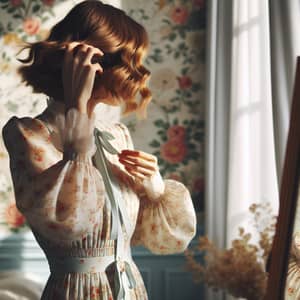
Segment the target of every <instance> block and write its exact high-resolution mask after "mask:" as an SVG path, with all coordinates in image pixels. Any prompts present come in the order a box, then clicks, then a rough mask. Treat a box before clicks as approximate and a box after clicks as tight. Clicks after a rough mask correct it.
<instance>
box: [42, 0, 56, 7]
mask: <svg viewBox="0 0 300 300" xmlns="http://www.w3.org/2000/svg"><path fill="white" fill-rule="evenodd" d="M42 1H43V3H44V4H45V5H48V6H52V5H53V4H54V2H55V0H42Z"/></svg>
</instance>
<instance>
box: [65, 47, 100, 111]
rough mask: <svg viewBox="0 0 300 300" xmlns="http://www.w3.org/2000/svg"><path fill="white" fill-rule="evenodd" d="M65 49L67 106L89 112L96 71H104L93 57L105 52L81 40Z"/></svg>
mask: <svg viewBox="0 0 300 300" xmlns="http://www.w3.org/2000/svg"><path fill="white" fill-rule="evenodd" d="M65 50H66V51H65V55H64V61H63V66H62V81H63V87H64V101H65V104H66V107H67V108H71V107H75V108H77V109H78V110H79V111H80V112H81V113H88V112H89V110H88V101H89V100H90V98H91V95H92V91H93V86H94V80H95V76H96V73H97V72H98V73H99V74H102V72H103V69H102V67H101V66H100V64H99V63H94V64H93V63H92V57H93V56H94V55H98V56H102V55H103V52H102V51H101V50H100V49H98V48H96V47H93V46H91V45H88V44H83V43H79V42H71V43H70V44H68V45H67V47H66V49H65Z"/></svg>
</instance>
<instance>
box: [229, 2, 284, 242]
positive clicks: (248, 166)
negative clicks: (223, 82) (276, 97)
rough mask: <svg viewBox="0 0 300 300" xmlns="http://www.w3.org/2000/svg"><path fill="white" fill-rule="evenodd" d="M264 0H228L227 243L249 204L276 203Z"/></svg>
mask: <svg viewBox="0 0 300 300" xmlns="http://www.w3.org/2000/svg"><path fill="white" fill-rule="evenodd" d="M269 37H270V34H269V7H268V1H267V0H243V1H241V0H235V1H234V2H233V39H232V65H231V67H232V70H231V74H232V76H231V97H230V121H229V122H230V126H229V164H228V197H227V198H228V207H227V244H230V243H231V240H232V239H233V238H234V237H236V235H237V229H238V227H240V226H244V227H245V228H247V227H249V206H250V205H251V204H252V203H262V202H270V203H271V204H272V206H273V208H274V212H277V209H278V186H277V175H276V164H275V148H274V134H273V132H274V130H273V117H272V96H271V67H270V46H269V45H270V38H269Z"/></svg>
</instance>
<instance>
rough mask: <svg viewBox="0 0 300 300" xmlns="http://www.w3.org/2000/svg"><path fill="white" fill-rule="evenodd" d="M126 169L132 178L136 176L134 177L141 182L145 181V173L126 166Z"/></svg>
mask: <svg viewBox="0 0 300 300" xmlns="http://www.w3.org/2000/svg"><path fill="white" fill-rule="evenodd" d="M125 169H126V170H127V172H128V173H129V174H131V175H132V176H134V177H136V178H138V179H140V180H144V179H145V178H146V176H145V175H144V174H143V173H141V172H139V171H137V170H135V169H134V168H131V167H129V166H125Z"/></svg>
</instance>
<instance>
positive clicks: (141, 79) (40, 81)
mask: <svg viewBox="0 0 300 300" xmlns="http://www.w3.org/2000/svg"><path fill="white" fill-rule="evenodd" d="M71 41H79V42H84V43H88V44H90V45H93V46H95V47H98V48H99V49H101V50H102V51H103V52H104V53H108V55H110V54H112V53H113V54H112V55H119V63H117V64H116V65H113V66H111V67H108V68H106V69H105V68H104V72H103V73H102V74H101V75H100V76H99V75H97V76H99V77H98V78H97V80H95V83H94V88H96V86H95V85H97V86H98V84H99V85H102V86H103V87H104V88H105V89H106V90H107V91H108V92H110V94H111V95H112V96H113V97H114V98H116V99H117V100H118V101H120V103H124V104H125V109H124V111H123V113H124V114H127V113H129V112H133V111H136V112H137V113H138V115H139V116H144V117H145V116H146V107H147V105H148V104H149V102H150V101H151V98H152V95H151V91H150V90H149V88H148V87H147V86H146V80H147V79H148V77H149V76H150V71H149V70H147V69H146V68H145V66H144V65H143V62H142V60H143V58H144V56H145V55H146V53H147V51H148V48H149V38H148V34H147V32H146V30H145V28H144V27H143V26H142V25H140V24H139V23H137V22H136V21H134V20H133V19H132V18H131V17H129V16H128V15H127V14H126V13H125V12H124V11H123V10H121V9H118V8H116V7H114V6H111V5H109V4H104V3H102V2H101V1H96V0H94V1H92V0H89V1H84V2H81V3H79V4H77V5H76V6H74V7H73V8H72V9H71V10H70V12H69V13H68V14H67V15H66V16H65V17H64V18H63V19H62V20H61V21H60V22H58V23H57V24H56V25H54V26H53V27H52V29H51V30H50V34H49V36H48V37H47V38H46V39H45V40H43V41H39V42H35V43H26V44H25V46H24V47H23V48H22V49H21V51H22V50H24V49H29V53H28V56H27V57H26V58H25V59H19V61H21V62H22V63H24V64H26V65H22V66H21V67H19V69H18V72H19V74H20V75H21V76H22V78H23V81H25V82H26V83H27V84H28V85H31V86H32V87H33V91H34V92H37V93H44V94H46V95H48V96H50V97H54V98H56V99H63V84H62V75H61V74H62V70H61V66H62V60H63V54H64V49H63V48H64V47H65V46H66V45H67V43H69V42H71ZM138 93H139V94H140V97H139V98H140V99H139V100H137V99H136V98H137V96H138V95H137V94H138Z"/></svg>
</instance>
